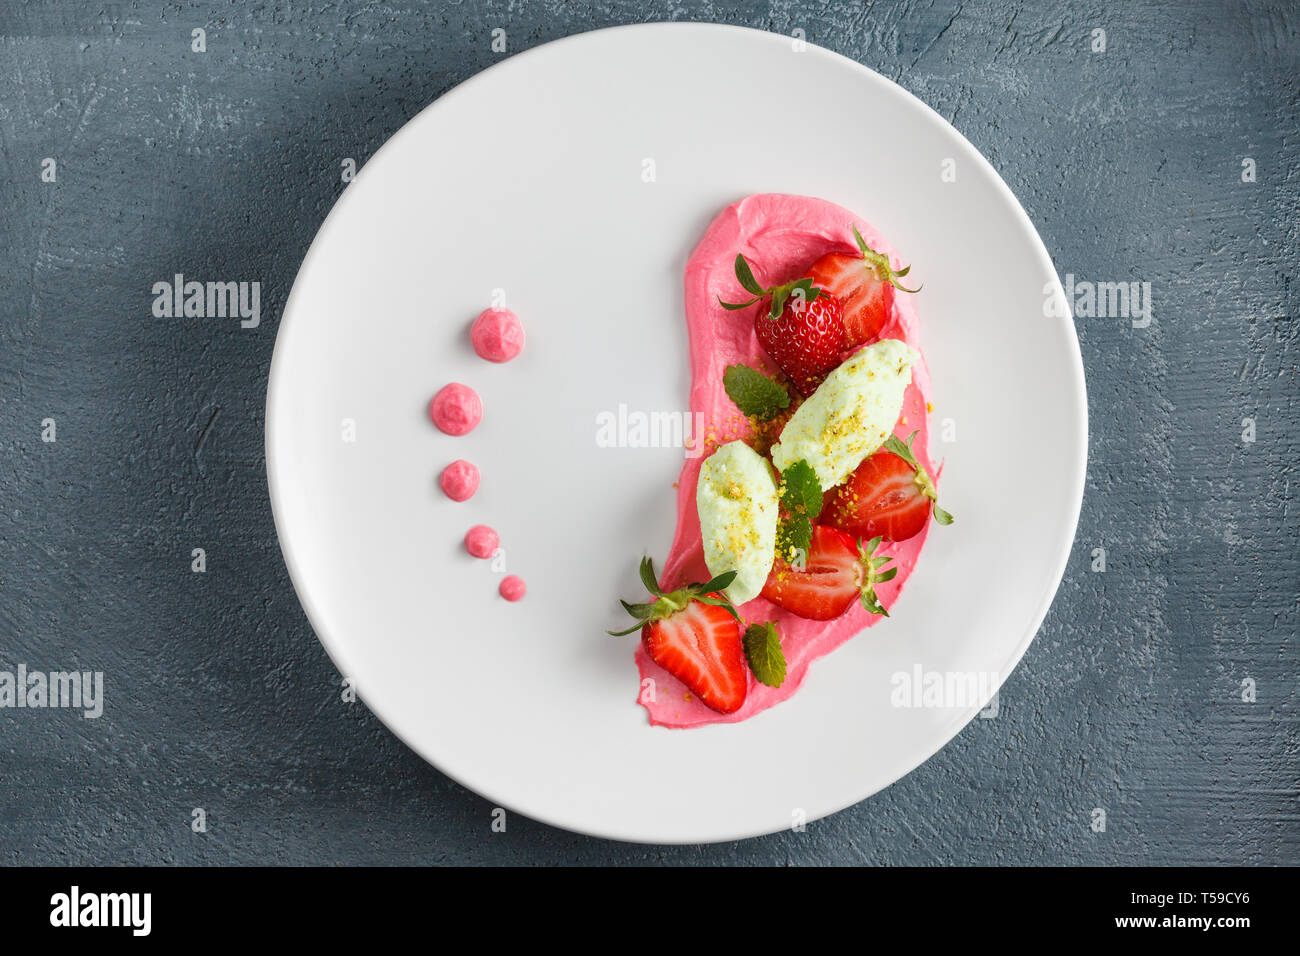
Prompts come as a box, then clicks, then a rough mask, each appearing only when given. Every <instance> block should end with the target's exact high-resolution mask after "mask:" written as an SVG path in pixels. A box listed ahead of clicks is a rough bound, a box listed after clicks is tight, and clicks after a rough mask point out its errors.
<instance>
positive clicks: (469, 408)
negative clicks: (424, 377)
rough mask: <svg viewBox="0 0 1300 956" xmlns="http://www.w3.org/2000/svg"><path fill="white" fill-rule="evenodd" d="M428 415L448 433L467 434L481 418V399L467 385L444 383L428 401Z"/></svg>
mask: <svg viewBox="0 0 1300 956" xmlns="http://www.w3.org/2000/svg"><path fill="white" fill-rule="evenodd" d="M429 417H430V418H431V419H433V423H434V424H435V425H437V426H438V428H439V429H440V430H441V431H444V432H446V433H447V434H448V435H468V434H469V433H470V432H472V431H473V430H474V426H475V425H477V424H478V423H479V422H480V421H482V419H483V400H482V399H481V398H479V397H478V392H476V391H474V389H472V388H470V387H469V386H468V385H462V384H460V382H452V383H451V384H450V385H444V386H443V387H442V388H441V389H440V390H439V391H438V394H437V395H435V396H433V401H431V402H429Z"/></svg>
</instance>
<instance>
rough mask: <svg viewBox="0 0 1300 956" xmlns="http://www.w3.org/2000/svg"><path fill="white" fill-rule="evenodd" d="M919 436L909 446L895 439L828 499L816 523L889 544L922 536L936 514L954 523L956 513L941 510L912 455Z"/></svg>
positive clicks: (943, 521) (944, 521)
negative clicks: (953, 514) (881, 540)
mask: <svg viewBox="0 0 1300 956" xmlns="http://www.w3.org/2000/svg"><path fill="white" fill-rule="evenodd" d="M915 437H916V432H912V437H911V438H908V440H907V443H906V444H904V443H903V442H901V441H899V439H898V437H897V436H896V435H890V436H889V438H887V439H886V440H885V444H884V445H883V446H881V449H880V450H879V451H877V452H876V453H875V454H874V455H872V456H871V457H870V458H867V459H866V460H865V461H863V462H862V464H860V465H858V467H857V468H856V469H854V471H853V474H851V475H849V477H848V480H847V481H845V482H844V484H842V485H840V486H839V487H838V488H835V489H834V490H833V491H831V493H830V494H829V495H827V496H826V503H825V504H824V505H823V506H822V512H821V515H820V516H819V517H818V519H817V520H818V521H821V522H823V523H825V524H828V525H830V526H831V527H833V528H839V529H840V530H841V531H844V532H847V533H848V534H851V535H853V536H855V537H859V538H872V537H875V536H877V535H880V536H881V537H883V538H884V539H885V540H886V541H906V540H907V539H908V538H910V537H912V536H913V535H917V534H920V533H921V529H922V528H924V527H925V524H926V522H927V521H929V520H930V513H931V512H932V511H933V513H934V520H935V521H937V522H939V524H952V515H950V514H948V512H946V511H944V510H943V509H942V508H940V507H939V502H938V492H937V491H936V489H935V487H934V479H932V478H931V477H930V475H929V473H928V472H927V471H926V470H925V469H924V468H922V467H921V465H920V463H918V462H917V460H916V456H915V455H913V454H912V439H913V438H915Z"/></svg>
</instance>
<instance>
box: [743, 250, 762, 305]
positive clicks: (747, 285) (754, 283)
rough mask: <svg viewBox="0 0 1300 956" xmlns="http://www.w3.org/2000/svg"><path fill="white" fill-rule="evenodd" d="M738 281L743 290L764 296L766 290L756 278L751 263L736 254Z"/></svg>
mask: <svg viewBox="0 0 1300 956" xmlns="http://www.w3.org/2000/svg"><path fill="white" fill-rule="evenodd" d="M736 281H737V282H739V283H740V286H741V288H742V289H744V290H745V291H746V292H750V293H753V294H754V295H762V294H763V292H764V289H763V287H762V286H761V285H759V284H758V280H757V279H755V278H754V272H753V270H752V269H750V268H749V262H748V260H746V259H745V257H744V256H742V255H740V254H739V253H737V254H736Z"/></svg>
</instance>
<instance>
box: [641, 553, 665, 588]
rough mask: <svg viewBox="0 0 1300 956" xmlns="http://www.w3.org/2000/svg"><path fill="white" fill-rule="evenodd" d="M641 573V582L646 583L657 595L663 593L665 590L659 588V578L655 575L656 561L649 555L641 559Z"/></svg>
mask: <svg viewBox="0 0 1300 956" xmlns="http://www.w3.org/2000/svg"><path fill="white" fill-rule="evenodd" d="M640 573H641V583H642V584H644V585H645V589H646V590H647V591H649V592H650V593H651V594H653V595H655V596H658V595H660V594H663V591H661V590H659V579H658V578H656V577H655V563H654V562H653V561H651V560H650V559H649V558H648V557H647V558H642V559H641V568H640Z"/></svg>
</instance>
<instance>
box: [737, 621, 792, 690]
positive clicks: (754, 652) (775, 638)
mask: <svg viewBox="0 0 1300 956" xmlns="http://www.w3.org/2000/svg"><path fill="white" fill-rule="evenodd" d="M745 658H746V660H748V661H749V669H750V670H751V671H753V672H754V676H755V677H756V678H758V681H759V683H762V684H766V685H767V686H768V687H780V686H781V685H782V684H784V683H785V652H784V651H783V650H781V638H780V635H778V634H777V633H776V625H775V624H773V623H771V622H770V621H769V622H767V623H765V624H751V625H749V627H748V628H746V629H745Z"/></svg>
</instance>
